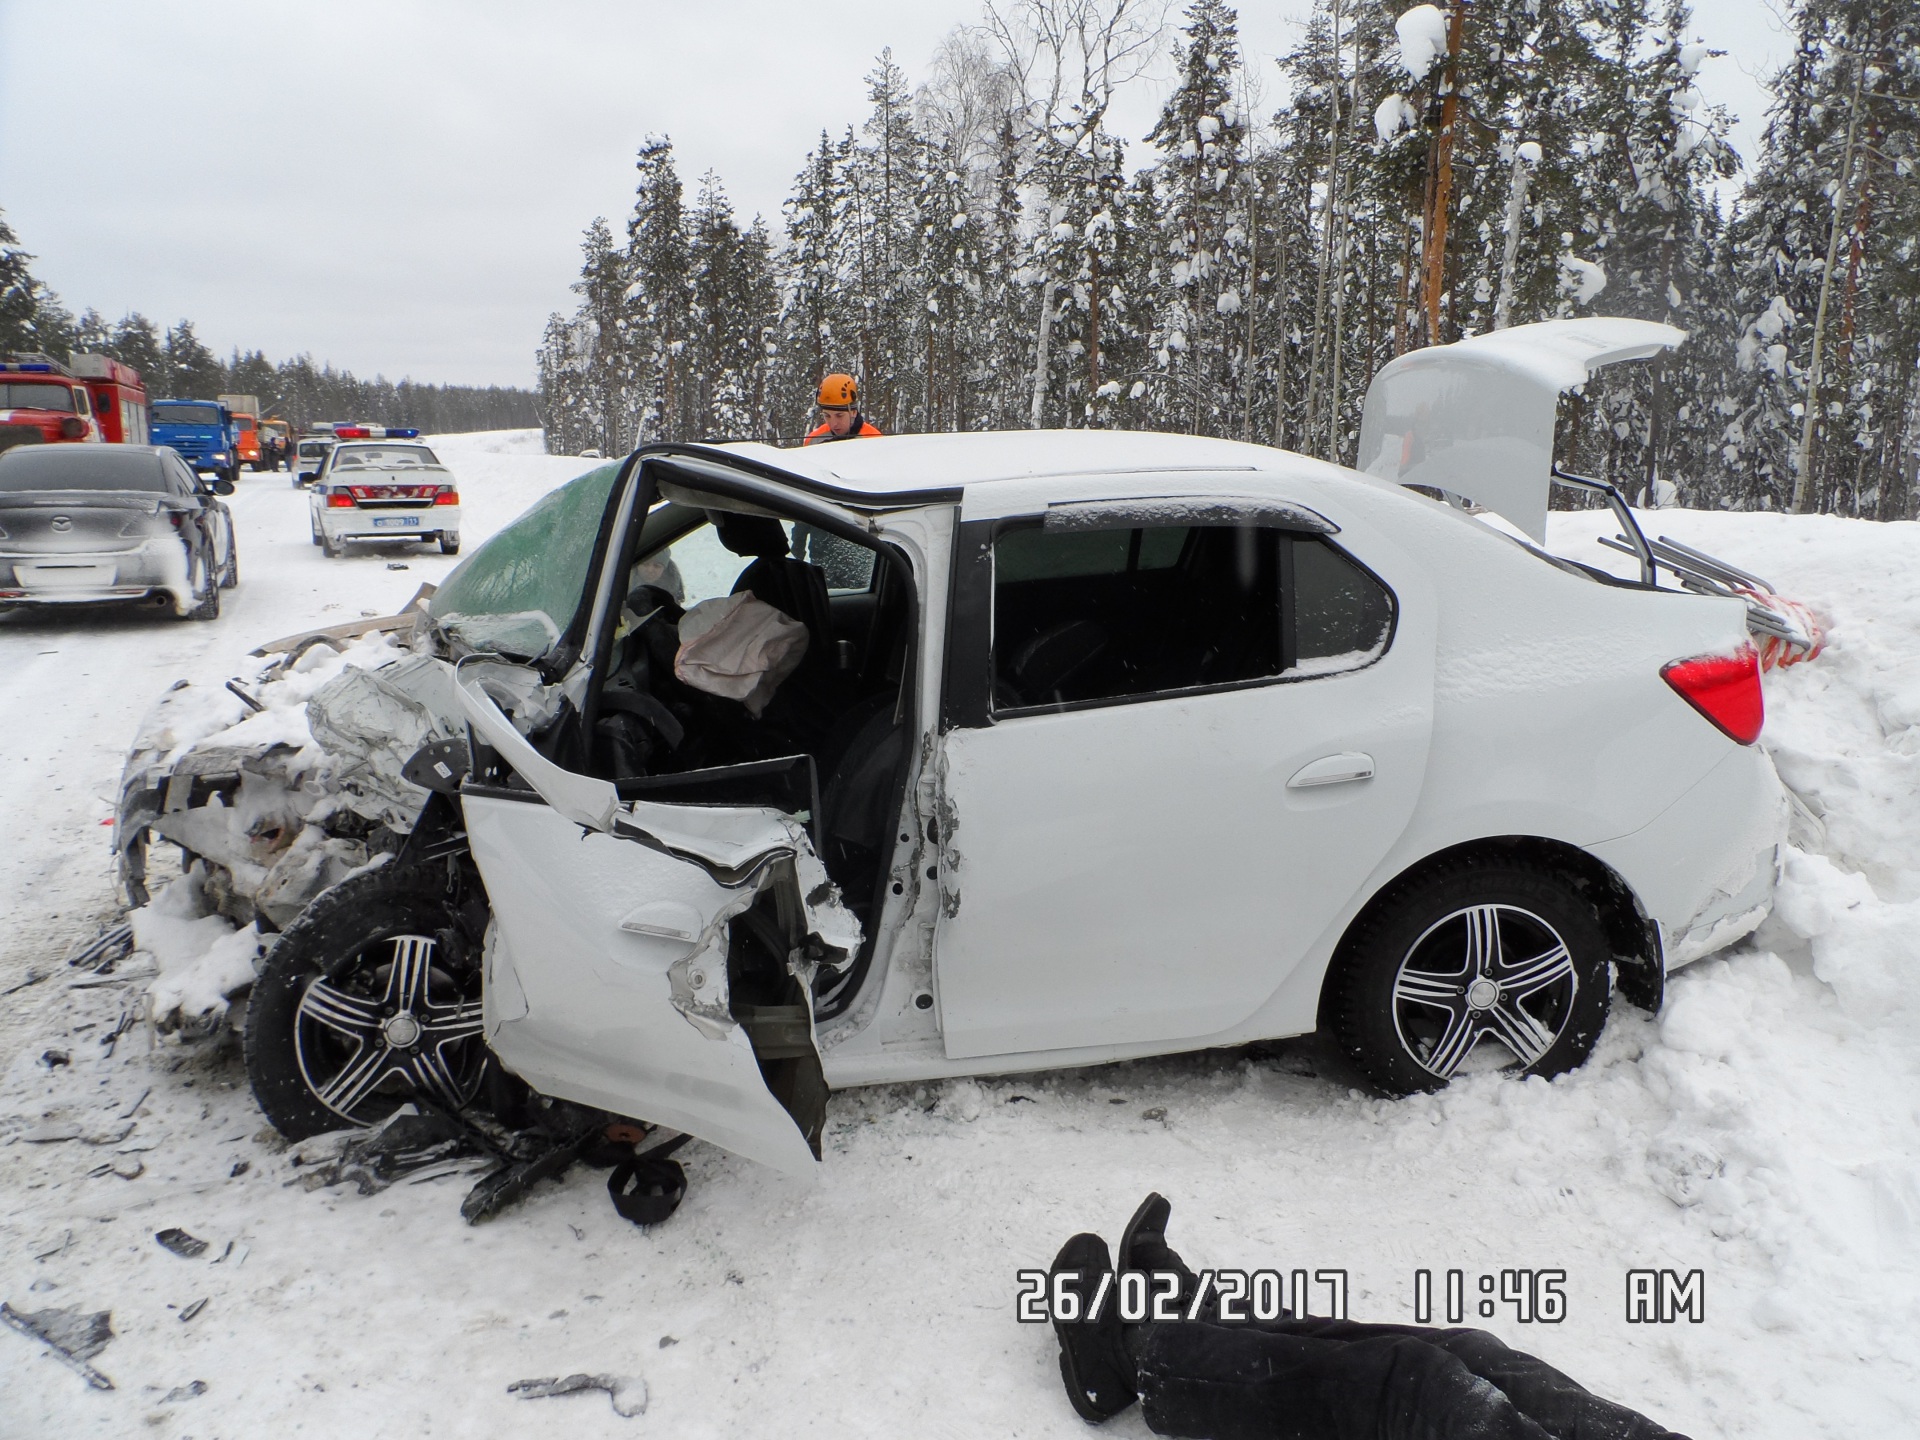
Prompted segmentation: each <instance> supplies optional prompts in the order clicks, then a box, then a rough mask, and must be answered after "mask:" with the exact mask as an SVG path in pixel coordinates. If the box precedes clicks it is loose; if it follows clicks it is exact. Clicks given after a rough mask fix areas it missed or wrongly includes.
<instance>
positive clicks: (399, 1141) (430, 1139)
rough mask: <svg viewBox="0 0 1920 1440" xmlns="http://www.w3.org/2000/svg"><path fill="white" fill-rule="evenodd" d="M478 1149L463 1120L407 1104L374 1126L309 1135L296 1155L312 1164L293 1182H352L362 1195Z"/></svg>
mask: <svg viewBox="0 0 1920 1440" xmlns="http://www.w3.org/2000/svg"><path fill="white" fill-rule="evenodd" d="M476 1153H478V1151H477V1147H476V1146H475V1145H474V1143H473V1138H472V1136H471V1135H469V1134H468V1132H467V1131H466V1130H464V1129H463V1128H462V1127H460V1126H459V1125H456V1124H454V1123H453V1122H452V1121H450V1120H448V1119H446V1118H445V1117H443V1116H440V1115H422V1114H419V1113H418V1112H416V1111H414V1110H412V1109H411V1107H402V1108H401V1109H400V1110H397V1111H395V1112H394V1113H393V1114H392V1115H391V1116H389V1117H388V1118H387V1119H386V1120H385V1121H383V1122H381V1123H380V1124H379V1125H377V1126H375V1127H374V1128H373V1129H371V1130H336V1131H333V1132H332V1133H331V1134H328V1135H316V1136H315V1137H314V1138H313V1139H312V1140H307V1141H303V1142H302V1143H301V1144H300V1145H299V1146H297V1147H295V1150H294V1153H293V1161H294V1163H295V1164H296V1165H300V1166H309V1167H311V1168H310V1169H308V1170H307V1172H306V1173H305V1174H303V1175H300V1176H298V1177H296V1179H295V1180H291V1181H288V1182H287V1183H288V1184H295V1183H298V1184H299V1185H301V1186H302V1187H303V1188H305V1189H307V1190H325V1189H330V1188H331V1187H333V1186H335V1185H344V1184H349V1183H350V1184H352V1185H353V1186H354V1187H355V1188H356V1189H357V1190H358V1191H359V1192H360V1193H361V1194H362V1195H377V1194H379V1193H380V1192H381V1191H382V1190H384V1189H386V1188H387V1187H388V1186H389V1185H392V1184H393V1183H394V1182H395V1181H397V1180H401V1179H404V1178H406V1177H407V1176H409V1175H413V1174H415V1173H416V1172H418V1171H421V1170H424V1169H426V1168H427V1167H428V1166H437V1165H440V1164H443V1163H444V1162H447V1161H451V1160H458V1159H463V1158H466V1157H468V1156H472V1155H474V1154H476Z"/></svg>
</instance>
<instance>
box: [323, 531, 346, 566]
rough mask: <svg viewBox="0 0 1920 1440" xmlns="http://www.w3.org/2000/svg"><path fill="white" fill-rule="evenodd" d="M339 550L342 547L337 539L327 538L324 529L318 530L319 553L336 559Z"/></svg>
mask: <svg viewBox="0 0 1920 1440" xmlns="http://www.w3.org/2000/svg"><path fill="white" fill-rule="evenodd" d="M341 550H342V547H341V545H340V544H339V543H338V542H337V541H333V540H329V539H328V538H327V532H326V531H324V530H322V531H321V532H320V553H321V554H323V555H325V556H326V557H327V558H328V559H329V560H338V559H339V558H340V554H341Z"/></svg>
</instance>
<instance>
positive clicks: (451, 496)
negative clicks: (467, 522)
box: [433, 488, 460, 505]
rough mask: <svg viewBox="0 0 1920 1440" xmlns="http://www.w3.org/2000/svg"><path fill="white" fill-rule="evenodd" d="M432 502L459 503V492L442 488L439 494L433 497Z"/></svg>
mask: <svg viewBox="0 0 1920 1440" xmlns="http://www.w3.org/2000/svg"><path fill="white" fill-rule="evenodd" d="M433 503H434V504H436V505H458V504H459V503H460V492H459V491H458V490H448V489H444V488H443V489H442V490H441V491H440V492H439V494H437V495H435V496H434V497H433Z"/></svg>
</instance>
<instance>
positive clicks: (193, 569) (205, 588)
mask: <svg viewBox="0 0 1920 1440" xmlns="http://www.w3.org/2000/svg"><path fill="white" fill-rule="evenodd" d="M187 574H188V577H189V579H192V580H195V581H197V583H198V586H199V590H200V603H199V604H198V605H195V606H194V607H193V608H192V609H191V610H189V611H187V614H186V618H187V619H189V620H218V619H219V618H220V573H219V571H217V570H216V569H214V566H213V557H212V556H211V555H210V554H208V553H207V552H206V550H204V549H202V550H200V551H197V552H196V553H195V554H194V555H193V556H192V558H191V559H190V561H189V563H188V567H187Z"/></svg>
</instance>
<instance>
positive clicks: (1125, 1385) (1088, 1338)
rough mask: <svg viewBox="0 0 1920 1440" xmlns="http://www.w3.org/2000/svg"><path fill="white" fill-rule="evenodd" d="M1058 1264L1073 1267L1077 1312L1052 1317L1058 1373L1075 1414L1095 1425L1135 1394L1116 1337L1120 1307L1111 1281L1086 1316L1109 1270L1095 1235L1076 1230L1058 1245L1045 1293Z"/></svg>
mask: <svg viewBox="0 0 1920 1440" xmlns="http://www.w3.org/2000/svg"><path fill="white" fill-rule="evenodd" d="M1063 1270H1075V1271H1078V1272H1079V1275H1080V1279H1079V1281H1078V1282H1077V1283H1075V1284H1073V1285H1071V1286H1070V1288H1071V1289H1073V1290H1074V1291H1076V1292H1077V1293H1078V1294H1079V1296H1080V1313H1081V1316H1082V1318H1081V1319H1079V1320H1061V1319H1057V1318H1056V1319H1055V1320H1054V1322H1053V1328H1054V1333H1055V1334H1057V1335H1058V1336H1059V1337H1060V1379H1061V1381H1062V1382H1063V1383H1065V1385H1066V1387H1067V1399H1068V1400H1069V1401H1071V1402H1072V1404H1073V1408H1074V1409H1075V1411H1077V1412H1078V1413H1079V1416H1080V1418H1081V1419H1082V1420H1085V1421H1086V1422H1087V1423H1088V1424H1090V1425H1098V1424H1099V1423H1100V1422H1101V1421H1103V1420H1108V1419H1111V1418H1112V1417H1113V1416H1115V1415H1118V1414H1119V1413H1120V1412H1121V1411H1122V1410H1124V1409H1126V1408H1127V1407H1128V1406H1129V1405H1131V1404H1133V1402H1134V1401H1135V1400H1138V1399H1139V1398H1140V1394H1139V1391H1138V1390H1136V1389H1135V1388H1134V1364H1133V1357H1132V1356H1131V1355H1129V1354H1128V1353H1127V1348H1126V1345H1125V1344H1124V1343H1123V1342H1122V1340H1121V1332H1120V1308H1119V1304H1118V1302H1117V1297H1116V1296H1115V1295H1114V1293H1113V1289H1112V1286H1111V1284H1109V1285H1108V1287H1107V1293H1106V1294H1105V1295H1104V1296H1102V1297H1101V1304H1100V1313H1099V1315H1097V1316H1095V1317H1093V1318H1090V1319H1089V1318H1086V1315H1087V1310H1088V1309H1089V1308H1090V1307H1091V1306H1092V1304H1093V1301H1094V1297H1095V1296H1096V1295H1098V1294H1099V1293H1100V1278H1101V1277H1102V1276H1103V1275H1107V1274H1109V1273H1111V1272H1112V1270H1113V1257H1112V1256H1111V1255H1110V1254H1109V1253H1108V1251H1107V1242H1106V1241H1104V1240H1102V1239H1101V1238H1100V1237H1099V1236H1098V1235H1087V1234H1080V1235H1075V1236H1074V1237H1073V1238H1072V1239H1071V1240H1069V1241H1067V1243H1066V1244H1065V1245H1062V1246H1061V1247H1060V1253H1059V1254H1058V1255H1056V1256H1054V1257H1053V1268H1052V1269H1051V1270H1050V1271H1048V1272H1047V1281H1048V1294H1049V1295H1051V1294H1054V1293H1056V1292H1055V1289H1054V1285H1053V1277H1054V1276H1056V1275H1058V1274H1059V1273H1060V1272H1061V1271H1063Z"/></svg>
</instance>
